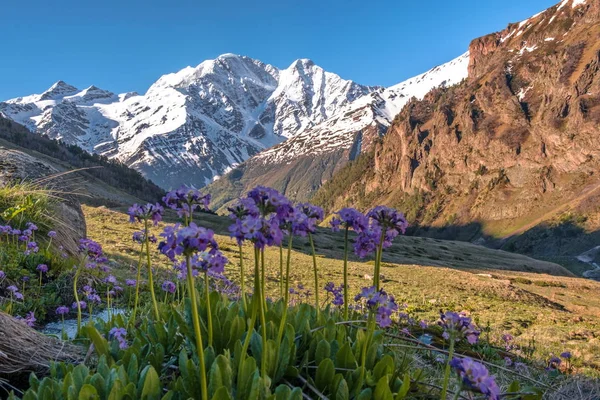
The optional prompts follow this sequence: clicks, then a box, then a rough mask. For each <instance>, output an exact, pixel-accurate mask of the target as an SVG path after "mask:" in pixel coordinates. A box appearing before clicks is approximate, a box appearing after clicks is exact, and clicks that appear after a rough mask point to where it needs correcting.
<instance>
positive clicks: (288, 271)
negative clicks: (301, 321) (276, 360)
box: [277, 232, 294, 346]
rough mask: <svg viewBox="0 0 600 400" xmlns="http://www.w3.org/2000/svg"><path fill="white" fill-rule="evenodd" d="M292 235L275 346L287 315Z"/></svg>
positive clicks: (289, 241) (280, 335)
mask: <svg viewBox="0 0 600 400" xmlns="http://www.w3.org/2000/svg"><path fill="white" fill-rule="evenodd" d="M293 238H294V237H293V236H292V233H291V232H290V238H289V240H288V248H287V262H286V267H285V289H284V290H285V291H284V295H283V315H282V316H281V322H280V323H279V332H278V333H277V345H278V346H279V344H280V343H281V339H282V338H283V331H284V330H285V324H286V323H287V313H288V308H289V306H288V302H289V298H290V260H291V258H292V239H293Z"/></svg>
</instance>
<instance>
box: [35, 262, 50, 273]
mask: <svg viewBox="0 0 600 400" xmlns="http://www.w3.org/2000/svg"><path fill="white" fill-rule="evenodd" d="M36 269H37V270H38V271H40V272H41V273H42V274H45V273H46V272H48V266H47V265H46V264H40V265H38V266H37V268H36Z"/></svg>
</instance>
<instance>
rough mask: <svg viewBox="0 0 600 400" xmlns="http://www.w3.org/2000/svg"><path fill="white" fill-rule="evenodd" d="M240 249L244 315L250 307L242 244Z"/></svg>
mask: <svg viewBox="0 0 600 400" xmlns="http://www.w3.org/2000/svg"><path fill="white" fill-rule="evenodd" d="M238 247H239V249H240V291H241V296H242V307H244V313H247V312H248V305H247V304H246V284H245V281H246V277H245V272H244V249H243V246H242V244H241V243H240V244H239V245H238Z"/></svg>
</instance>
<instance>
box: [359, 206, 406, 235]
mask: <svg viewBox="0 0 600 400" xmlns="http://www.w3.org/2000/svg"><path fill="white" fill-rule="evenodd" d="M367 217H369V218H371V219H372V220H374V221H376V222H377V223H378V224H379V226H381V227H382V228H383V229H385V230H386V231H387V232H389V231H395V232H396V235H397V234H400V233H401V234H405V233H406V228H408V222H407V221H406V218H405V217H404V214H402V213H401V212H399V211H396V210H395V209H393V208H389V207H385V206H377V207H375V208H374V209H372V210H371V211H369V212H368V214H367Z"/></svg>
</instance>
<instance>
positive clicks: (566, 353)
mask: <svg viewBox="0 0 600 400" xmlns="http://www.w3.org/2000/svg"><path fill="white" fill-rule="evenodd" d="M560 356H561V357H562V358H564V359H567V360H568V359H570V358H571V352H570V351H565V352H562V353H560Z"/></svg>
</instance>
